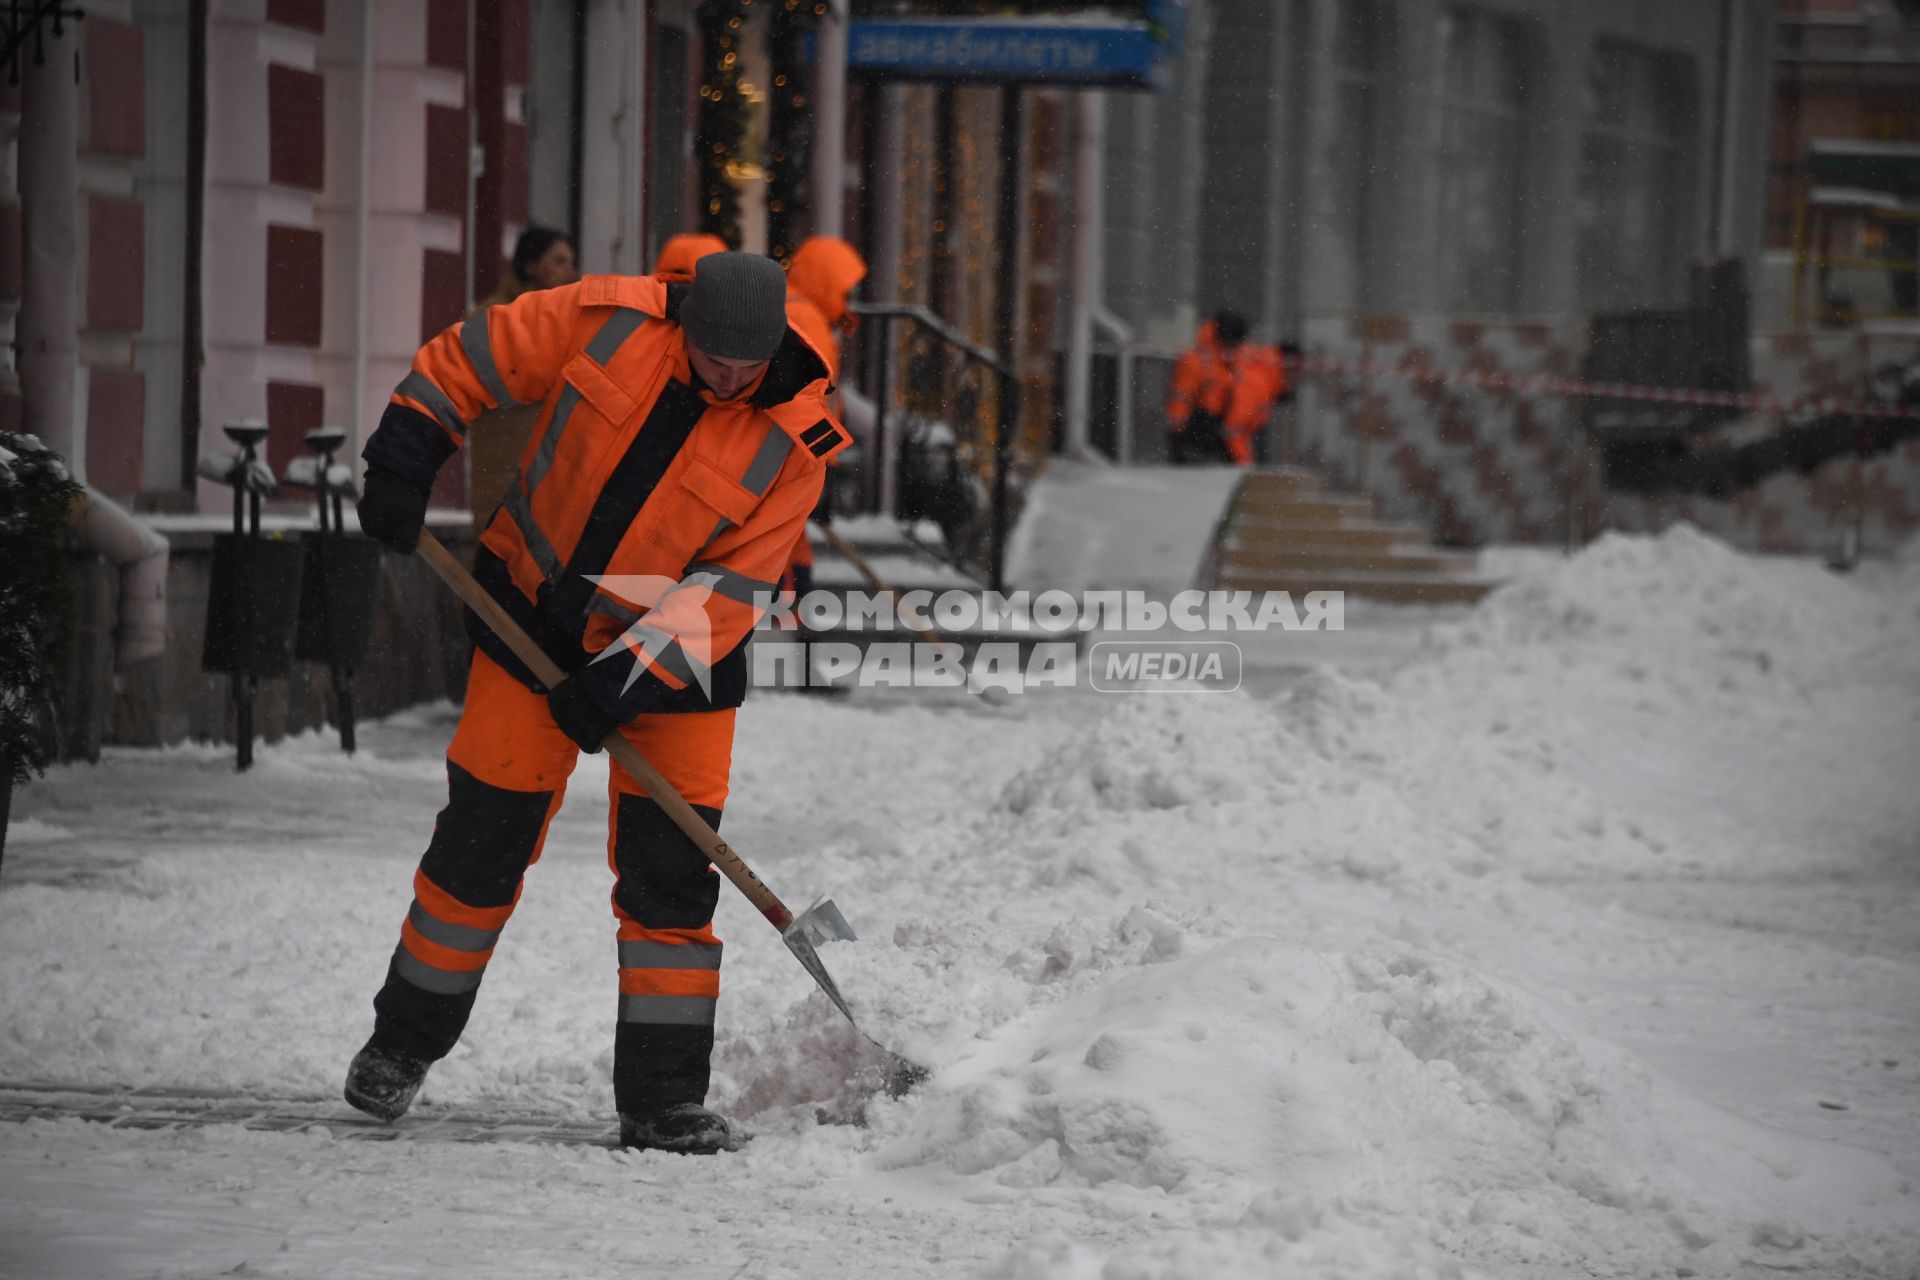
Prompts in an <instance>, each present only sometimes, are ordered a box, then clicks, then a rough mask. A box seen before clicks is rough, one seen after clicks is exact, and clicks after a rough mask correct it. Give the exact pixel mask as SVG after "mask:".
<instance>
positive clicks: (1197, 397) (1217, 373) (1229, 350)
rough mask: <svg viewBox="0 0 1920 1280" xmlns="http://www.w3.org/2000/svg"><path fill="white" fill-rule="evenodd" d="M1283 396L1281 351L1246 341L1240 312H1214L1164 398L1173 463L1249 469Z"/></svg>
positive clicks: (1178, 366)
mask: <svg viewBox="0 0 1920 1280" xmlns="http://www.w3.org/2000/svg"><path fill="white" fill-rule="evenodd" d="M1286 391H1287V371H1286V365H1285V363H1284V362H1283V361H1282V359H1281V357H1280V352H1279V351H1278V350H1276V349H1275V348H1273V347H1268V346H1262V345H1260V344H1258V343H1252V342H1248V341H1247V321H1246V318H1245V317H1244V316H1242V315H1241V314H1240V313H1239V312H1237V311H1220V312H1217V313H1216V314H1215V315H1214V316H1213V317H1212V318H1211V319H1209V320H1208V321H1207V322H1206V323H1205V324H1203V325H1202V326H1201V327H1200V335H1199V337H1198V338H1197V339H1196V340H1195V343H1194V345H1193V347H1192V348H1191V349H1190V350H1188V351H1186V352H1185V353H1184V354H1182V355H1181V357H1180V359H1179V361H1178V362H1177V363H1176V364H1175V365H1174V367H1173V389H1172V392H1171V394H1170V395H1169V396H1168V399H1167V426H1168V430H1169V431H1170V433H1171V435H1170V438H1169V440H1168V444H1169V447H1170V452H1171V453H1172V456H1173V460H1174V461H1175V462H1229V463H1234V464H1236V465H1238V466H1243V467H1244V466H1250V465H1252V463H1253V460H1254V454H1255V444H1256V441H1257V440H1258V438H1259V436H1260V433H1261V432H1262V431H1264V430H1266V427H1267V423H1268V421H1269V420H1270V419H1271V418H1272V417H1273V405H1274V402H1275V401H1276V400H1278V399H1280V398H1281V397H1282V396H1283V395H1285V394H1286Z"/></svg>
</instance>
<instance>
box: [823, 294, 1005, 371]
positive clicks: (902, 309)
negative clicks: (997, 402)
mask: <svg viewBox="0 0 1920 1280" xmlns="http://www.w3.org/2000/svg"><path fill="white" fill-rule="evenodd" d="M847 310H849V311H851V312H853V313H854V314H855V315H859V316H876V317H878V316H887V317H898V318H900V319H902V320H912V321H915V322H916V323H918V324H919V325H920V327H921V328H923V329H926V330H928V331H930V332H931V333H932V334H933V335H934V336H935V337H937V338H939V339H940V340H941V341H942V342H945V343H946V344H947V345H948V346H950V347H958V348H959V349H960V350H962V351H964V352H966V353H967V354H968V355H969V356H971V357H972V358H973V359H975V360H977V361H979V362H980V363H981V364H984V365H986V366H987V367H988V368H990V369H993V370H994V371H995V372H997V373H999V374H1000V376H1001V377H1003V378H1011V377H1013V376H1014V375H1013V367H1012V366H1011V365H1009V364H1008V363H1007V362H1006V361H1005V360H1003V359H1001V358H1000V356H999V355H997V354H995V353H994V352H992V351H989V350H987V349H986V348H985V347H982V346H979V345H977V344H975V343H974V342H972V341H971V340H970V339H968V338H967V337H965V336H964V335H963V334H961V332H960V331H959V330H958V329H956V328H954V327H953V326H952V325H950V324H948V323H947V322H946V321H945V320H942V319H941V318H940V317H939V316H938V315H936V314H935V313H933V312H932V311H929V310H928V309H927V308H925V307H915V306H908V305H906V304H904V303H898V302H849V303H848V304H847Z"/></svg>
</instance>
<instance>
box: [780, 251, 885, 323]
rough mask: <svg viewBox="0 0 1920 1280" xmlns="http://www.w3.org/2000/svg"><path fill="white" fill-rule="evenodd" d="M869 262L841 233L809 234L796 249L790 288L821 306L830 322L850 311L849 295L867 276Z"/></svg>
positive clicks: (788, 272)
mask: <svg viewBox="0 0 1920 1280" xmlns="http://www.w3.org/2000/svg"><path fill="white" fill-rule="evenodd" d="M866 274H867V262H866V259H864V258H862V257H861V256H860V252H859V250H857V249H855V248H854V247H853V246H852V245H850V244H848V243H847V242H846V241H845V240H842V239H841V238H840V237H839V236H809V237H808V238H807V239H806V240H804V241H802V242H801V245H800V247H799V248H798V249H795V250H794V251H793V262H792V264H791V265H789V266H788V267H787V287H788V288H789V289H791V290H793V292H795V293H797V294H799V295H800V296H801V297H803V298H805V299H806V300H807V301H808V302H811V303H812V304H813V305H814V306H816V307H818V308H820V313H821V314H822V315H824V316H826V318H827V323H828V324H839V323H840V321H841V319H842V318H843V317H844V316H845V315H846V314H847V295H848V294H849V293H851V292H852V291H853V286H855V285H857V284H859V283H860V281H861V280H863V279H865V278H866Z"/></svg>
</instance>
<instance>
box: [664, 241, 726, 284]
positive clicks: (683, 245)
mask: <svg viewBox="0 0 1920 1280" xmlns="http://www.w3.org/2000/svg"><path fill="white" fill-rule="evenodd" d="M726 251H727V242H726V241H725V240H722V239H721V238H720V237H719V236H716V235H709V234H707V233H706V232H704V231H683V232H681V233H680V234H679V235H677V236H668V237H667V242H666V243H665V244H663V245H661V246H660V256H659V257H657V258H655V259H654V262H653V274H655V275H657V276H664V275H676V276H690V275H692V274H693V267H694V264H695V263H697V262H699V261H700V259H702V258H704V257H706V256H707V255H708V254H710V253H725V252H726Z"/></svg>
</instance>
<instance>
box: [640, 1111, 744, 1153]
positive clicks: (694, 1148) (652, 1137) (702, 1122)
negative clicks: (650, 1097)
mask: <svg viewBox="0 0 1920 1280" xmlns="http://www.w3.org/2000/svg"><path fill="white" fill-rule="evenodd" d="M620 1145H621V1146H623V1147H635V1148H638V1149H639V1150H641V1151H674V1152H678V1153H679V1154H681V1155H688V1156H710V1155H712V1154H713V1153H714V1152H716V1151H737V1150H739V1148H740V1144H739V1143H738V1142H736V1141H735V1140H734V1137H733V1130H732V1129H731V1128H730V1127H728V1125H727V1122H726V1121H725V1120H724V1119H722V1118H721V1117H720V1116H719V1115H717V1114H716V1113H714V1112H712V1111H709V1110H707V1109H706V1108H705V1107H703V1106H701V1105H700V1104H699V1103H697V1102H682V1103H680V1104H678V1105H677V1106H671V1107H668V1108H666V1109H665V1110H664V1111H657V1112H655V1113H654V1114H652V1115H649V1116H630V1115H626V1114H624V1113H623V1114H622V1115H621V1117H620Z"/></svg>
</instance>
